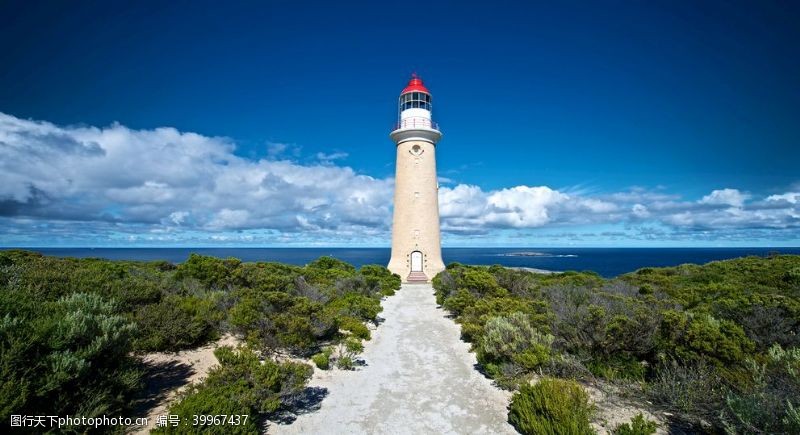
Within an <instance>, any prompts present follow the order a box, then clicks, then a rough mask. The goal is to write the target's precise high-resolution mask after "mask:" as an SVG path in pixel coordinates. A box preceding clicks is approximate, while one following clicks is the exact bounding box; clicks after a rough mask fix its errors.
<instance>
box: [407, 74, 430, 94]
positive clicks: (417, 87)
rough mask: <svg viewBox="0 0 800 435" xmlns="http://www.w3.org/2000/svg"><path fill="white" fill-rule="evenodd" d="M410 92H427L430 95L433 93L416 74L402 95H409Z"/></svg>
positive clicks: (412, 76)
mask: <svg viewBox="0 0 800 435" xmlns="http://www.w3.org/2000/svg"><path fill="white" fill-rule="evenodd" d="M409 92H425V93H426V94H429V95H430V93H431V92H430V91H429V90H428V88H426V87H425V85H424V84H423V83H422V79H421V78H419V77H417V75H416V74H412V75H411V80H409V81H408V86H406V88H405V89H403V92H400V95H403V94H407V93H409Z"/></svg>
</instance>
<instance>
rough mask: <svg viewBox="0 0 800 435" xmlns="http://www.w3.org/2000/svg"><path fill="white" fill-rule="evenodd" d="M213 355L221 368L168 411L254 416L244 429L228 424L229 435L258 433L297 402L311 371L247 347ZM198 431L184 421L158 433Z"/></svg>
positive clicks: (185, 413) (212, 372)
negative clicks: (268, 420)
mask: <svg viewBox="0 0 800 435" xmlns="http://www.w3.org/2000/svg"><path fill="white" fill-rule="evenodd" d="M214 355H216V357H217V359H218V360H219V366H217V367H215V368H213V369H211V371H210V372H209V373H208V377H207V378H206V380H205V381H203V382H202V383H201V384H199V385H196V386H192V387H190V388H189V389H188V390H187V391H186V392H185V393H184V394H183V395H182V396H181V397H180V400H179V401H177V402H176V403H175V404H173V405H172V406H170V408H169V411H168V412H169V414H176V415H180V416H192V415H219V414H227V415H248V416H249V417H248V418H247V419H246V421H245V424H244V425H239V426H232V425H226V427H225V433H242V434H244V433H257V432H258V428H259V427H260V426H261V422H262V421H263V419H264V418H266V417H268V416H270V415H272V414H273V413H275V412H276V411H278V410H280V409H281V408H282V407H285V406H288V405H289V404H290V403H292V402H293V400H294V399H295V397H296V396H297V395H298V394H299V393H300V392H301V391H302V390H303V389H304V388H305V386H306V383H307V382H308V380H309V379H310V377H311V373H312V369H311V367H310V366H308V365H306V364H300V363H294V362H285V363H276V362H273V361H271V360H266V361H260V360H259V358H258V356H257V355H256V354H255V353H254V352H253V351H251V350H248V349H246V348H240V349H236V350H234V349H232V348H230V347H221V348H219V349H217V350H216V351H214ZM197 431H198V428H197V427H195V426H192V425H191V421H185V422H183V423H182V424H181V426H178V427H177V428H172V427H167V428H160V429H156V430H154V431H153V433H196V432H197Z"/></svg>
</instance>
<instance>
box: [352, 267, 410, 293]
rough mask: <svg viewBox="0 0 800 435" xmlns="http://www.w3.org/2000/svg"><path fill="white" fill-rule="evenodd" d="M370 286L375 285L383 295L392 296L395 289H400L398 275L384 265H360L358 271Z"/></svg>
mask: <svg viewBox="0 0 800 435" xmlns="http://www.w3.org/2000/svg"><path fill="white" fill-rule="evenodd" d="M358 272H359V273H360V274H361V275H362V276H364V278H366V280H367V283H368V284H369V285H370V286H377V287H378V288H379V289H380V292H381V294H382V295H384V296H392V295H393V294H394V292H395V291H397V290H400V284H401V280H400V275H397V274H394V273H392V272H391V271H389V269H387V268H386V267H384V266H378V265H375V264H368V265H364V266H361V269H359V271H358Z"/></svg>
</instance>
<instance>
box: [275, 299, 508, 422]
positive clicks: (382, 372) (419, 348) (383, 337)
mask: <svg viewBox="0 0 800 435" xmlns="http://www.w3.org/2000/svg"><path fill="white" fill-rule="evenodd" d="M381 317H383V318H384V319H386V321H385V322H384V323H383V324H381V326H380V327H379V328H378V329H377V330H375V331H373V337H372V340H371V341H368V342H366V343H365V347H366V349H365V351H364V353H363V354H362V358H363V359H364V361H365V363H366V365H365V366H362V367H359V368H358V369H357V370H355V371H343V370H336V369H334V370H330V371H323V370H316V371H315V374H314V378H313V379H312V381H311V383H310V386H311V387H318V388H324V389H327V392H328V394H327V396H326V397H325V398H324V399H323V400H322V402H321V403H320V408H319V409H318V410H316V411H313V412H308V413H305V414H301V415H299V416H298V417H297V419H296V420H295V421H294V422H293V423H291V424H276V423H271V424H270V426H269V428H268V433H273V434H323V433H324V434H359V433H379V434H386V433H391V434H422V433H424V434H454V433H458V434H476V433H480V434H501V433H509V434H513V433H516V432H515V431H514V429H513V428H512V427H511V426H510V425H509V424H508V423H507V422H506V418H507V410H506V406H507V404H508V400H509V398H510V394H509V393H508V392H505V391H502V390H500V389H498V388H496V387H494V386H492V384H491V381H489V380H488V379H486V378H485V377H483V376H482V375H481V374H480V373H478V371H476V370H475V369H474V367H473V366H474V364H475V362H476V361H475V355H474V354H473V353H470V352H469V345H468V344H467V343H465V342H463V341H461V340H460V338H459V326H458V325H456V324H455V322H453V321H452V320H450V319H448V318H446V317H445V312H444V311H442V310H441V309H439V308H436V301H435V298H434V296H433V288H432V287H431V286H430V285H420V284H417V285H403V287H402V289H401V290H400V291H399V292H397V294H396V295H395V296H392V297H389V298H388V299H386V300H385V301H384V302H383V312H382V313H381Z"/></svg>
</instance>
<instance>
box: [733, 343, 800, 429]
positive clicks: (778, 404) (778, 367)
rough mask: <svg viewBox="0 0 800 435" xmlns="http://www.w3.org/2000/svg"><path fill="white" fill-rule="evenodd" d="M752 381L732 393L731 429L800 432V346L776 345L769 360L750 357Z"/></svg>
mask: <svg viewBox="0 0 800 435" xmlns="http://www.w3.org/2000/svg"><path fill="white" fill-rule="evenodd" d="M748 371H749V379H752V383H748V384H747V385H744V386H741V387H740V388H738V389H736V390H734V391H732V392H731V393H730V394H728V396H727V398H726V400H725V403H726V405H727V406H726V407H725V410H724V417H723V424H724V426H725V428H726V430H727V431H728V432H730V433H748V432H754V431H761V432H765V433H776V434H777V433H800V418H798V413H797V409H798V408H799V407H800V348H794V349H787V350H784V349H783V348H781V347H780V346H779V345H774V346H773V347H772V348H770V350H769V352H767V355H766V358H765V362H763V363H758V362H756V361H753V360H750V361H749V364H748Z"/></svg>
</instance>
